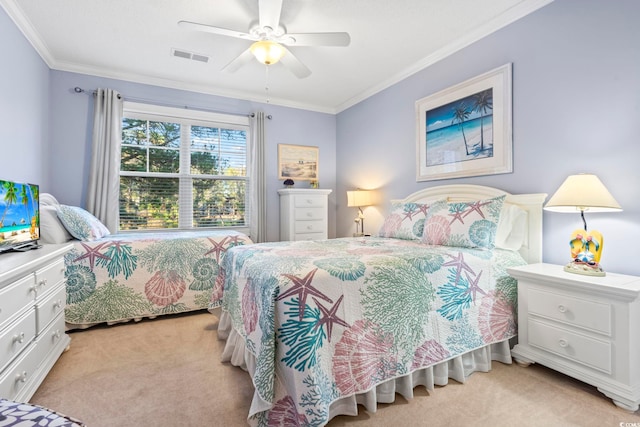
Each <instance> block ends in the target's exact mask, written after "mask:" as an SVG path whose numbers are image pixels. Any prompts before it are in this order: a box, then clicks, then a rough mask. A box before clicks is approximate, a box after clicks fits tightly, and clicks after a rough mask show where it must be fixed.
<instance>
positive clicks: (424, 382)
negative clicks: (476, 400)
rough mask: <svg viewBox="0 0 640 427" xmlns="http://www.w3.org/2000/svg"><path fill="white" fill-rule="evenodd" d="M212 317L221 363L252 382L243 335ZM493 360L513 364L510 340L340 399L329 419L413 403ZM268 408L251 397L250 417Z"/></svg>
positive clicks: (222, 317) (483, 368)
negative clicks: (399, 401)
mask: <svg viewBox="0 0 640 427" xmlns="http://www.w3.org/2000/svg"><path fill="white" fill-rule="evenodd" d="M215 314H216V315H218V316H219V318H220V322H219V324H218V338H220V339H223V340H226V344H225V347H224V350H223V352H222V361H223V362H230V363H231V364H232V365H233V366H238V367H240V368H242V369H244V370H245V371H247V372H249V374H250V375H251V377H252V378H253V374H254V372H255V357H254V355H253V354H251V352H249V351H248V350H247V349H246V347H245V344H244V339H243V337H242V335H240V334H239V333H238V332H236V330H235V329H233V326H232V324H231V317H230V316H229V314H228V313H227V312H225V311H222V310H219V311H216V312H215ZM493 360H495V361H498V362H502V363H505V364H511V363H512V359H511V351H510V344H509V340H505V341H501V342H498V343H495V344H490V345H488V346H485V347H482V348H479V349H476V350H473V351H470V352H468V353H465V354H463V355H461V356H458V357H454V358H452V359H449V360H446V361H443V362H440V363H437V364H435V365H432V366H430V367H427V368H422V369H419V370H417V371H414V372H412V373H410V374H407V375H404V376H401V377H397V378H395V379H390V380H387V381H385V382H382V383H380V384H378V385H377V386H376V387H374V388H372V389H371V390H369V391H366V392H364V393H358V394H353V395H351V396H347V397H343V398H341V399H339V400H337V401H335V402H333V403H332V404H331V406H330V409H329V419H331V418H333V417H335V416H338V415H351V416H356V415H358V405H362V406H363V407H364V408H365V409H366V410H367V411H368V412H376V409H377V404H378V402H380V403H393V402H394V401H395V396H396V393H398V394H400V395H402V396H403V397H404V398H406V399H412V398H413V389H414V388H415V387H417V386H420V385H421V386H424V387H425V388H426V389H427V390H433V389H434V387H435V386H436V385H438V386H445V385H447V384H448V382H449V378H451V379H453V380H455V381H457V382H459V383H464V382H465V380H466V379H467V378H468V377H469V376H470V375H471V374H472V373H474V372H489V371H490V370H491V362H492V361H493ZM270 408H271V404H270V403H269V402H266V401H264V400H263V399H261V398H260V396H259V395H258V393H254V395H253V401H252V402H251V409H250V410H249V416H251V415H253V414H256V413H258V412H262V411H266V410H269V409H270Z"/></svg>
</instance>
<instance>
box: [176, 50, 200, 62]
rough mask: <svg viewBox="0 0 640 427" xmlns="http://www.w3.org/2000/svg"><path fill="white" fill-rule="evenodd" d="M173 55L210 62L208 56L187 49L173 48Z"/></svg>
mask: <svg viewBox="0 0 640 427" xmlns="http://www.w3.org/2000/svg"><path fill="white" fill-rule="evenodd" d="M171 56H175V57H178V58H184V59H191V60H193V61H198V62H204V63H207V62H209V57H208V56H205V55H199V54H197V53H193V52H187V51H186V50H181V49H175V48H173V49H171Z"/></svg>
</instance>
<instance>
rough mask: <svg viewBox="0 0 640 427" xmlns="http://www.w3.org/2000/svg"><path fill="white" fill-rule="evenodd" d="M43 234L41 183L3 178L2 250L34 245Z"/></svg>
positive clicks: (0, 183)
mask: <svg viewBox="0 0 640 427" xmlns="http://www.w3.org/2000/svg"><path fill="white" fill-rule="evenodd" d="M39 238H40V204H39V187H38V186H37V185H34V184H22V183H19V182H14V181H4V180H0V252H4V251H10V250H28V249H33V248H35V247H37V244H36V243H37V241H38V239H39Z"/></svg>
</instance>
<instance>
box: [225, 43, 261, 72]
mask: <svg viewBox="0 0 640 427" xmlns="http://www.w3.org/2000/svg"><path fill="white" fill-rule="evenodd" d="M254 58H255V57H254V56H253V53H251V49H247V50H245V51H244V52H242V53H241V54H240V55H239V56H238V57H236V58H235V59H234V60H233V61H231V62H229V63H228V64H227V65H225V66H224V67H222V71H227V72H229V73H235V72H236V71H238V70H239V69H240V68H241V67H242V66H243V65H245V64H248V63H249V62H251V60H252V59H254Z"/></svg>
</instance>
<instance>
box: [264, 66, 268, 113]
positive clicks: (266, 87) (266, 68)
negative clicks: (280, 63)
mask: <svg viewBox="0 0 640 427" xmlns="http://www.w3.org/2000/svg"><path fill="white" fill-rule="evenodd" d="M264 91H265V94H266V96H267V104H268V103H269V66H268V65H265V66H264Z"/></svg>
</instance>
